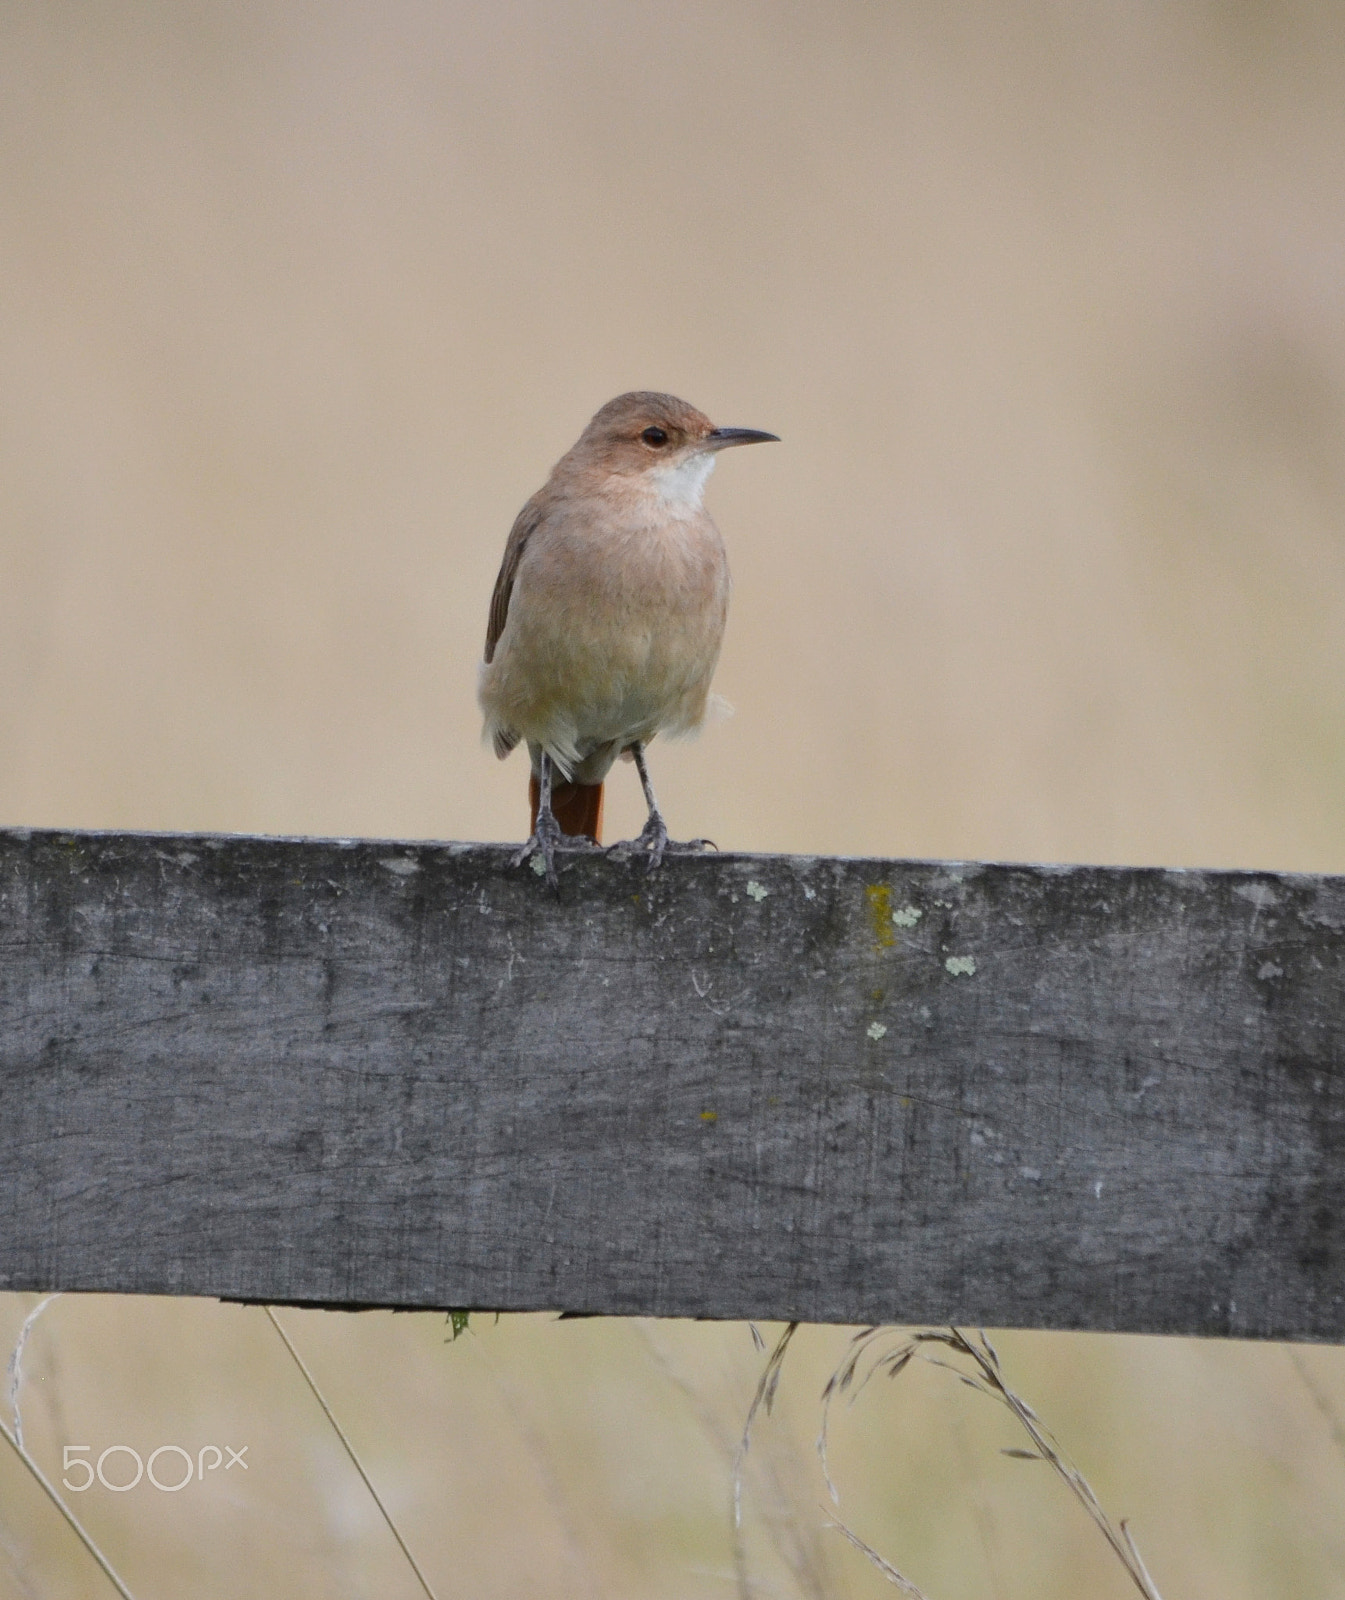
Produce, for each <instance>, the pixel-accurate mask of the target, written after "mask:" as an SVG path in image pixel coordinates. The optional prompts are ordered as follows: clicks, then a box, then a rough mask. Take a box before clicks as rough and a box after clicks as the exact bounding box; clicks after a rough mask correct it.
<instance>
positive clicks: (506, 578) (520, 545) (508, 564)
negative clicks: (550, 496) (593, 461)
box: [486, 495, 542, 662]
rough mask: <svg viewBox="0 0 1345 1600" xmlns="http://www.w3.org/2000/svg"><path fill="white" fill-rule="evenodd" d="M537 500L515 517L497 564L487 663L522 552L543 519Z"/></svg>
mask: <svg viewBox="0 0 1345 1600" xmlns="http://www.w3.org/2000/svg"><path fill="white" fill-rule="evenodd" d="M538 498H539V497H538V496H537V495H534V496H533V498H532V499H531V500H529V501H528V503H527V505H525V506H524V507H523V509H522V511H520V512H519V514H518V516H517V517H515V518H514V525H513V527H512V528H511V529H510V530H509V539H508V542H507V543H506V544H505V547H504V560H503V561H501V563H500V575H499V577H498V578H496V580H495V592H494V594H492V595H491V597H490V622H489V623H488V624H487V627H486V660H487V662H490V661H492V660H493V659H494V657H495V646H496V645H497V644H499V642H500V635H501V634H502V633H503V632H504V624H505V622H506V620H507V619H508V616H509V596H510V595H511V594H513V592H514V579H515V577H516V576H517V575H518V564H519V562H520V561H521V560H522V559H523V551H524V549H525V548H526V547H527V543H528V540H529V539H531V538H532V536H533V534H534V533H535V532H536V531H537V527H538V524H539V523H540V522H541V520H542V508H541V507H540V506H539V505H538V503H537V501H538Z"/></svg>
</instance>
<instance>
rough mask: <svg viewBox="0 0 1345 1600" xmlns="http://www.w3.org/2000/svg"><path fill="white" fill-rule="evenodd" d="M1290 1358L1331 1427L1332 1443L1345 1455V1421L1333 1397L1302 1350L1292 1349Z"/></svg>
mask: <svg viewBox="0 0 1345 1600" xmlns="http://www.w3.org/2000/svg"><path fill="white" fill-rule="evenodd" d="M1289 1360H1290V1361H1291V1362H1292V1363H1293V1368H1294V1371H1295V1372H1296V1373H1297V1374H1298V1377H1299V1381H1300V1382H1301V1383H1302V1385H1303V1387H1304V1388H1305V1389H1306V1390H1307V1391H1308V1393H1309V1394H1310V1395H1311V1396H1312V1403H1313V1405H1314V1406H1315V1407H1316V1408H1317V1410H1318V1411H1319V1412H1320V1413H1321V1415H1322V1418H1323V1420H1324V1421H1325V1423H1326V1425H1327V1427H1328V1428H1329V1429H1330V1432H1331V1442H1332V1444H1334V1445H1335V1447H1336V1449H1337V1450H1339V1451H1340V1453H1341V1455H1342V1456H1343V1457H1345V1423H1342V1421H1341V1420H1340V1418H1339V1416H1337V1414H1336V1409H1335V1407H1334V1406H1333V1405H1332V1404H1331V1397H1330V1396H1329V1395H1328V1394H1327V1392H1326V1390H1325V1389H1324V1388H1323V1387H1322V1385H1321V1383H1320V1382H1319V1381H1318V1378H1317V1375H1316V1373H1315V1372H1313V1370H1312V1368H1311V1367H1310V1366H1309V1365H1308V1364H1307V1362H1306V1361H1304V1359H1303V1355H1302V1352H1301V1351H1299V1350H1290V1352H1289Z"/></svg>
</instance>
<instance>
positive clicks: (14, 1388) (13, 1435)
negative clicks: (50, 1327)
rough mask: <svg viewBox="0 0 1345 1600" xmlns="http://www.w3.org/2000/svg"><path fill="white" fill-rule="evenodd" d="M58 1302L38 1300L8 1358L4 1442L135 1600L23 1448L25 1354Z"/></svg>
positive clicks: (120, 1589) (0, 1429) (111, 1578)
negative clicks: (9, 1415)
mask: <svg viewBox="0 0 1345 1600" xmlns="http://www.w3.org/2000/svg"><path fill="white" fill-rule="evenodd" d="M55 1299H56V1296H55V1295H54V1294H49V1295H48V1296H47V1297H46V1299H45V1300H39V1301H38V1303H37V1304H36V1305H35V1306H34V1307H33V1309H32V1310H31V1311H30V1312H29V1313H28V1315H27V1316H26V1317H25V1318H24V1321H23V1327H22V1328H20V1329H19V1337H18V1339H17V1341H16V1342H15V1345H14V1349H13V1350H12V1351H11V1352H10V1357H9V1404H10V1409H11V1410H12V1411H13V1413H14V1428H13V1431H12V1432H11V1430H10V1429H9V1428H8V1427H7V1426H6V1425H5V1423H3V1422H0V1433H3V1434H4V1436H5V1438H6V1439H7V1440H8V1441H9V1445H10V1448H11V1449H12V1450H13V1451H14V1454H15V1455H16V1456H18V1458H19V1460H20V1461H22V1462H23V1464H24V1466H25V1467H27V1469H28V1471H29V1472H30V1473H31V1474H32V1476H33V1478H34V1480H35V1481H36V1483H37V1485H38V1487H39V1488H40V1489H41V1490H42V1492H43V1493H44V1494H45V1495H46V1497H47V1499H48V1500H50V1501H51V1503H52V1505H54V1506H55V1507H56V1509H57V1510H58V1511H59V1512H60V1513H61V1515H62V1516H63V1517H64V1518H65V1520H66V1521H67V1522H68V1523H69V1524H70V1526H71V1528H72V1529H73V1530H74V1532H75V1536H76V1538H78V1540H79V1542H80V1543H81V1544H82V1545H83V1546H84V1548H85V1549H86V1550H87V1551H88V1552H89V1554H90V1555H91V1556H92V1557H93V1559H94V1560H95V1561H96V1562H97V1563H98V1565H99V1566H100V1567H101V1568H102V1570H103V1573H104V1575H105V1576H106V1578H107V1580H108V1582H109V1583H111V1585H112V1587H113V1588H114V1589H115V1590H116V1591H117V1593H118V1594H119V1595H121V1596H122V1600H134V1596H133V1595H132V1594H131V1591H130V1590H129V1589H128V1588H127V1587H126V1585H125V1584H124V1583H123V1582H122V1581H121V1579H120V1578H119V1577H118V1576H117V1574H116V1572H115V1571H114V1569H113V1566H112V1563H111V1562H110V1561H109V1560H108V1559H107V1557H106V1556H105V1555H104V1554H103V1552H102V1551H101V1550H100V1549H99V1548H98V1546H97V1545H96V1544H95V1543H94V1541H93V1536H92V1535H91V1534H90V1533H89V1531H88V1530H87V1529H86V1528H85V1527H84V1525H83V1523H81V1522H80V1520H79V1518H78V1517H77V1516H76V1515H75V1513H74V1512H73V1511H72V1510H71V1509H70V1507H69V1506H68V1505H66V1503H65V1501H64V1500H62V1499H61V1497H60V1495H59V1494H58V1493H57V1492H56V1486H55V1485H54V1484H53V1483H52V1482H51V1480H50V1479H49V1478H48V1477H47V1475H46V1473H45V1472H43V1470H42V1468H41V1467H39V1466H38V1464H37V1462H36V1461H34V1460H33V1458H32V1456H30V1455H29V1454H28V1451H27V1449H26V1447H25V1446H24V1442H23V1419H22V1417H21V1416H20V1414H19V1390H20V1387H21V1386H22V1384H23V1352H24V1349H25V1347H26V1346H27V1343H28V1338H29V1335H30V1334H31V1333H32V1331H33V1326H34V1324H35V1323H36V1322H37V1319H38V1318H39V1317H40V1316H41V1315H42V1313H43V1312H44V1311H45V1310H46V1309H47V1307H48V1306H49V1305H50V1304H51V1302H52V1301H53V1300H55Z"/></svg>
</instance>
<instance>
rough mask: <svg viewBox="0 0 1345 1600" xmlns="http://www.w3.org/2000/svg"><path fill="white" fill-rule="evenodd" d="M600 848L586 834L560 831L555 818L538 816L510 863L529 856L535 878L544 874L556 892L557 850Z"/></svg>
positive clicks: (518, 862) (558, 880) (514, 863)
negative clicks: (529, 833)
mask: <svg viewBox="0 0 1345 1600" xmlns="http://www.w3.org/2000/svg"><path fill="white" fill-rule="evenodd" d="M601 848H602V847H601V846H600V845H598V844H596V843H595V842H594V841H593V840H592V839H590V838H589V837H588V835H587V834H583V833H581V834H571V833H564V832H562V831H561V826H560V823H559V822H557V821H556V819H555V817H554V816H552V817H544V816H538V818H537V826H536V828H535V829H534V831H533V835H532V837H531V838H530V839H529V840H528V842H527V844H525V845H524V846H523V848H522V849H521V850H520V851H519V852H518V854H517V855H516V856H515V857H514V859H513V862H512V863H511V864H512V865H513V866H515V867H521V866H522V865H523V863H524V862H525V861H527V860H528V859H529V858H530V857H531V858H532V860H533V870H534V871H535V872H536V873H537V876H538V877H539V878H541V877H545V879H546V881H547V882H548V883H549V884H550V885H551V887H552V888H553V889H554V890H555V891H556V893H557V894H559V893H560V876H559V874H558V873H557V871H556V855H557V852H558V851H561V850H599V849H601Z"/></svg>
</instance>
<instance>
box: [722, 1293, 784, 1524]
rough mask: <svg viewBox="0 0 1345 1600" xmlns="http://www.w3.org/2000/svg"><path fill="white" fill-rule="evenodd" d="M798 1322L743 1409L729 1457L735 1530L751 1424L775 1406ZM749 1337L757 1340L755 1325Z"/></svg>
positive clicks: (768, 1362) (739, 1519)
mask: <svg viewBox="0 0 1345 1600" xmlns="http://www.w3.org/2000/svg"><path fill="white" fill-rule="evenodd" d="M798 1326H799V1325H798V1323H797V1322H791V1323H790V1324H789V1326H788V1327H787V1328H786V1329H785V1331H784V1332H783V1333H782V1334H781V1335H780V1339H779V1342H778V1343H777V1344H776V1346H775V1349H774V1350H772V1351H771V1353H770V1355H769V1356H768V1357H767V1360H766V1365H765V1366H764V1367H763V1368H762V1369H761V1377H760V1379H759V1381H758V1383H757V1392H756V1393H755V1394H754V1395H753V1396H752V1404H751V1405H750V1406H749V1407H748V1410H747V1421H746V1422H745V1423H744V1424H743V1436H742V1438H741V1439H740V1440H739V1441H738V1449H737V1451H736V1453H735V1454H734V1457H733V1526H734V1527H735V1528H739V1527H741V1526H742V1520H743V1465H744V1463H745V1462H746V1460H747V1450H748V1446H749V1445H750V1444H751V1442H752V1424H753V1423H754V1422H755V1421H756V1419H757V1413H758V1412H759V1411H760V1410H761V1408H762V1407H763V1406H765V1408H766V1415H767V1416H769V1415H770V1412H771V1407H772V1406H773V1405H774V1404H775V1391H776V1390H777V1389H778V1388H779V1386H780V1368H781V1367H782V1366H783V1365H784V1359H785V1351H786V1350H788V1349H789V1341H790V1340H791V1339H792V1338H793V1337H794V1335H795V1333H797V1332H798ZM752 1336H753V1338H754V1339H759V1338H760V1337H761V1335H760V1334H759V1333H758V1332H757V1330H756V1327H755V1325H754V1326H753V1328H752Z"/></svg>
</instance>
